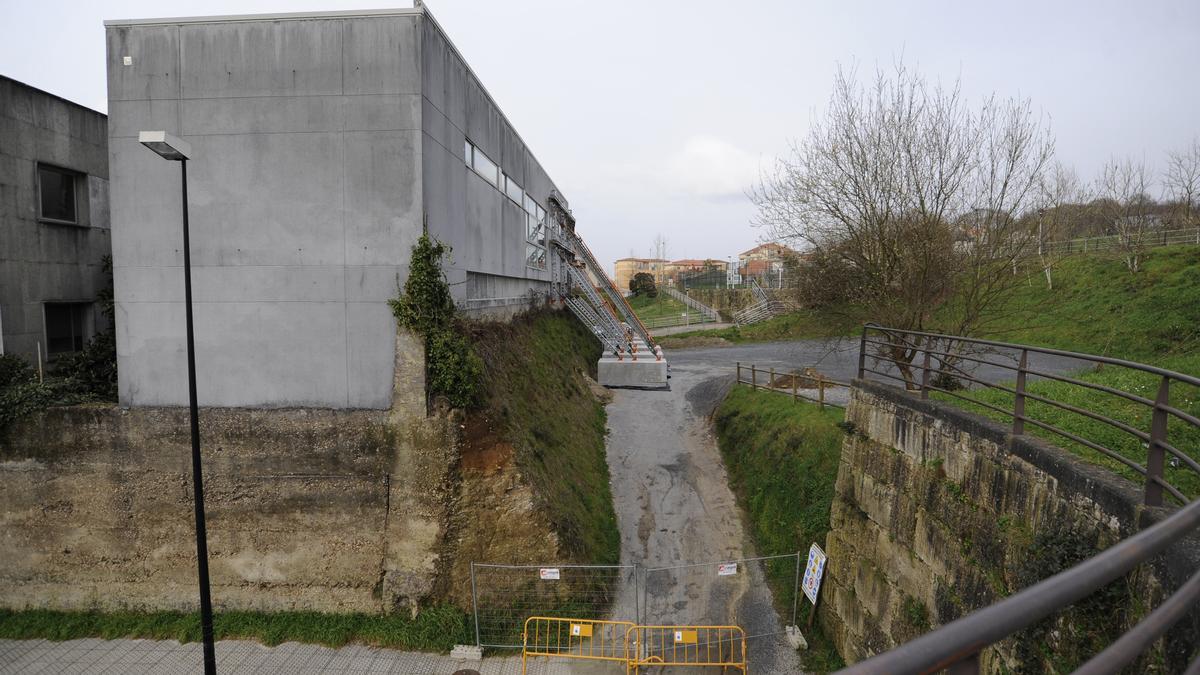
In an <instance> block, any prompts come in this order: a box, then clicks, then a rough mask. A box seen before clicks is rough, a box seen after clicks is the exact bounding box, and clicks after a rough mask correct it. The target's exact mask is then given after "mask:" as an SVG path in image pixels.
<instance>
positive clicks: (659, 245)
mask: <svg viewBox="0 0 1200 675" xmlns="http://www.w3.org/2000/svg"><path fill="white" fill-rule="evenodd" d="M652 257H654V258H658V259H659V261H660V262H659V263H658V275H657V278H656V279H655V280H654V281H655V283H657V284H658V285H659V286H662V284H663V276H664V275H665V274H666V272H667V270H666V263H665V262H662V261H665V260H666V259H667V238H666V237H664V236H663V235H662V232H659V233H658V234H656V235H655V236H654V255H653V256H652Z"/></svg>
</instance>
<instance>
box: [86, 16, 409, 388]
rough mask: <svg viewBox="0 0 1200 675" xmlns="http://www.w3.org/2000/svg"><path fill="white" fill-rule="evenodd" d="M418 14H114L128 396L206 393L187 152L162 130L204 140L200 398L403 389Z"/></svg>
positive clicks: (199, 171) (112, 98)
mask: <svg viewBox="0 0 1200 675" xmlns="http://www.w3.org/2000/svg"><path fill="white" fill-rule="evenodd" d="M418 18H419V14H418V13H417V12H415V11H414V10H402V11H397V12H392V13H379V15H373V16H358V17H345V18H342V17H333V18H330V17H324V18H322V17H308V18H299V17H295V16H293V17H291V18H281V19H279V20H252V21H245V20H243V21H228V20H220V19H214V20H207V21H206V20H192V21H171V20H164V21H160V22H153V21H151V22H125V23H118V24H110V25H108V27H107V39H108V94H109V110H110V129H109V133H110V136H109V149H110V157H111V167H112V174H113V191H112V213H113V223H114V228H113V234H114V240H113V256H114V260H115V264H116V270H115V290H116V295H117V329H118V332H117V348H118V360H119V362H120V399H121V403H122V405H125V406H155V405H182V404H185V403H186V396H187V387H186V386H185V383H186V378H187V373H186V363H185V358H184V353H183V349H184V345H183V340H182V326H183V305H182V297H183V282H182V275H181V274H180V266H181V265H182V252H181V248H182V244H181V234H180V223H179V212H180V188H179V167H178V165H177V164H174V163H167V162H165V161H164V160H162V159H160V158H159V157H157V156H155V155H154V154H153V153H151V152H150V151H149V150H147V149H146V148H144V147H142V146H141V145H140V144H139V143H138V142H137V134H138V131H140V130H145V129H165V130H167V131H169V132H171V133H173V134H175V135H177V136H179V137H181V138H184V139H185V140H187V141H188V142H189V143H191V145H192V150H193V154H194V157H193V159H192V160H191V161H190V162H189V163H188V179H189V202H190V211H191V236H192V242H191V245H192V265H193V277H194V278H193V289H194V293H195V299H196V307H195V314H196V350H197V359H196V360H197V362H198V363H200V364H202V367H201V368H200V373H199V386H198V390H199V396H200V402H201V404H202V405H206V406H232V407H237V406H252V407H259V406H270V407H295V406H300V407H304V406H317V407H332V408H375V409H386V408H387V407H389V406H390V405H391V399H390V395H391V383H392V373H391V372H390V369H389V367H388V366H389V365H390V361H391V354H392V349H393V346H394V345H393V343H392V339H393V338H392V335H393V330H392V325H393V319H392V316H391V313H390V312H389V311H388V307H387V304H386V302H387V300H388V299H389V298H393V297H395V295H396V288H397V280H398V279H399V280H401V281H402V280H403V278H404V276H405V275H406V273H407V267H408V261H409V256H410V253H411V247H412V245H413V243H415V241H416V239H417V237H418V236H420V233H421V222H422V211H423V207H422V201H421V200H422V196H421V183H420V181H421V80H420V68H419V65H418V59H419V48H418V31H419V28H418V24H417V22H418ZM126 57H128V58H129V59H130V60H131V63H130V65H125V64H124V59H125V58H126Z"/></svg>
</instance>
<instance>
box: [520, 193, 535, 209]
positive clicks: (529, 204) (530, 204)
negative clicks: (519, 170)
mask: <svg viewBox="0 0 1200 675" xmlns="http://www.w3.org/2000/svg"><path fill="white" fill-rule="evenodd" d="M521 206H522V208H524V209H525V211H526V212H528V213H533V212H534V209H535V208H536V207H537V202H535V201H533V197H530V196H529V194H528V193H527V194H526V195H525V201H524V203H522V204H521Z"/></svg>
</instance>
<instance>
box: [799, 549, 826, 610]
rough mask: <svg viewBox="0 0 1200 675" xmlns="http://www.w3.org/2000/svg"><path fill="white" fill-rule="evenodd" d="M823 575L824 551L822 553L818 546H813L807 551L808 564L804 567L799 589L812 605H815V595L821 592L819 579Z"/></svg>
mask: <svg viewBox="0 0 1200 675" xmlns="http://www.w3.org/2000/svg"><path fill="white" fill-rule="evenodd" d="M824 575H825V551H822V550H821V547H820V546H817V545H816V544H813V545H812V547H811V548H809V549H808V564H807V565H805V566H804V582H803V583H802V584H801V587H802V588H803V589H804V594H805V595H806V596H808V599H809V600H811V601H812V604H814V605H815V604H817V593H819V592H820V591H821V577H823V576H824Z"/></svg>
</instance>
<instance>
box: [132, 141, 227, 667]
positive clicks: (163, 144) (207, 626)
mask: <svg viewBox="0 0 1200 675" xmlns="http://www.w3.org/2000/svg"><path fill="white" fill-rule="evenodd" d="M138 142H139V143H141V144H142V145H144V146H146V147H147V148H150V149H151V150H153V151H154V152H155V153H156V154H157V155H158V156H159V157H162V158H163V159H167V160H170V161H173V162H179V169H180V176H181V177H182V184H183V304H184V312H185V315H186V316H187V364H188V403H189V405H190V408H191V421H192V490H193V492H194V493H195V500H194V501H195V506H196V567H197V569H198V572H199V575H200V632H201V635H202V636H203V639H204V672H205V674H206V675H215V673H216V672H217V658H216V653H215V650H214V648H213V616H212V595H211V593H210V592H209V585H208V532H207V529H206V528H205V526H204V478H203V473H202V471H201V469H200V413H199V411H198V410H197V407H196V338H195V333H194V332H193V329H192V254H191V244H190V241H189V239H188V198H187V160H188V156H189V155H191V154H192V146H191V145H189V144H188V143H186V142H184V141H181V140H179V139H178V138H175V137H174V136H172V135H170V134H168V133H167V132H165V131H142V132H139V133H138Z"/></svg>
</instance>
